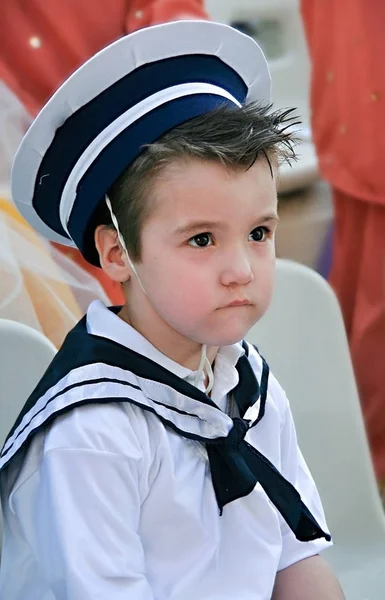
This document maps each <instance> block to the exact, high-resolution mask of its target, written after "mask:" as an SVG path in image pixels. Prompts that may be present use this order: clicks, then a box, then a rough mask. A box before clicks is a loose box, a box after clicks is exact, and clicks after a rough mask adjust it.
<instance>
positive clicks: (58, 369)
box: [0, 317, 330, 541]
mask: <svg viewBox="0 0 385 600" xmlns="http://www.w3.org/2000/svg"><path fill="white" fill-rule="evenodd" d="M244 349H245V354H244V355H243V356H241V357H240V359H239V360H238V363H237V365H236V369H237V370H238V373H239V383H238V385H237V386H236V387H235V388H234V390H233V391H232V395H233V398H234V400H235V402H236V404H237V407H238V411H239V417H238V418H234V419H231V418H230V417H229V416H228V415H226V414H225V413H224V412H222V411H221V410H220V409H219V408H218V406H217V405H216V404H215V403H214V402H213V401H212V400H211V399H210V398H209V397H208V396H207V395H206V394H205V393H204V392H202V391H200V390H199V389H197V388H196V387H194V386H193V385H191V384H190V383H188V382H187V381H185V380H183V379H181V378H179V377H178V376H177V375H175V374H174V373H172V372H171V371H168V370H167V369H165V368H164V367H162V366H160V365H158V364H157V363H155V362H154V361H152V360H150V359H149V358H147V357H145V356H142V355H141V354H138V353H137V352H135V351H134V350H131V349H130V348H127V347H125V346H122V345H121V344H119V343H117V342H115V341H113V340H110V339H107V338H104V337H99V336H95V335H92V334H89V333H88V332H87V326H86V317H84V318H83V319H82V320H81V321H80V322H79V323H78V324H77V325H76V326H75V328H74V329H73V330H72V331H71V332H70V333H69V334H68V335H67V337H66V339H65V341H64V344H63V346H62V348H61V349H60V350H59V352H58V353H57V355H56V356H55V358H54V359H53V361H52V363H51V364H50V366H49V367H48V369H47V371H46V373H45V374H44V376H43V378H42V379H41V381H40V382H39V384H38V385H37V387H36V388H35V390H34V391H33V392H32V394H31V396H30V397H29V399H28V400H27V402H26V404H25V406H24V408H23V410H22V411H21V413H20V415H19V417H18V418H17V420H16V423H15V425H14V426H13V428H12V430H11V431H10V433H9V435H8V437H7V439H6V441H5V444H4V446H3V449H2V452H1V455H0V470H3V469H5V468H6V467H7V466H8V465H10V464H11V462H12V460H13V458H14V457H15V456H16V455H18V454H19V452H20V451H21V450H22V449H25V448H26V446H27V444H28V443H29V441H30V440H31V438H32V437H33V435H35V434H36V433H37V432H38V431H39V430H41V429H43V428H45V427H47V425H49V424H50V423H51V422H52V421H53V420H54V419H55V418H56V417H57V416H58V415H60V414H62V413H65V412H67V411H69V410H71V409H73V408H74V407H78V406H80V405H82V404H89V403H101V404H102V403H106V402H117V401H121V402H130V403H132V404H135V405H137V406H139V407H141V408H142V409H143V410H147V411H150V412H152V413H153V414H155V415H156V416H157V417H158V418H159V419H160V420H161V421H162V423H163V424H164V425H165V426H166V427H169V428H171V429H172V430H174V431H175V432H176V433H177V434H179V435H181V436H183V437H186V438H189V439H193V440H196V441H198V442H200V443H202V444H204V445H205V446H206V449H207V453H208V458H209V464H210V471H211V477H212V482H213V487H214V491H215V494H216V499H217V502H218V507H219V511H220V513H222V511H223V508H224V506H225V505H226V504H228V503H229V502H232V501H234V500H236V499H238V498H241V497H243V496H246V495H248V494H249V493H251V491H252V490H253V489H254V487H255V485H256V484H257V483H260V485H261V486H262V488H263V489H264V491H265V493H266V494H267V496H268V497H269V499H270V500H271V502H272V503H273V504H274V506H275V507H276V509H277V510H278V511H279V512H280V513H281V515H282V517H283V518H284V519H285V521H286V522H287V524H288V526H289V527H290V528H291V529H292V531H293V532H294V534H295V535H296V537H297V539H299V540H301V541H309V540H313V539H316V538H320V537H325V539H327V540H330V535H329V534H328V533H326V532H324V531H323V530H322V529H321V527H320V526H319V525H318V523H317V521H316V520H315V518H314V517H313V515H312V514H311V513H310V511H309V510H308V509H307V507H306V506H305V505H304V504H303V502H302V500H301V498H300V495H299V494H298V492H297V491H296V489H295V488H294V487H293V486H292V484H291V483H289V482H288V481H287V480H286V479H285V478H284V477H283V476H282V475H281V473H280V472H279V471H278V470H277V469H276V468H275V467H274V465H273V464H272V463H271V462H270V461H269V460H268V459H267V458H266V457H265V456H263V455H262V454H261V453H260V452H259V451H258V450H256V449H255V448H254V447H253V446H251V445H250V444H249V443H248V442H246V440H245V439H244V438H245V435H246V433H247V431H248V430H249V429H250V428H251V427H255V426H256V425H257V424H258V423H259V421H260V420H261V419H262V418H263V416H264V410H265V403H266V397H267V388H268V377H269V368H268V365H267V363H266V362H265V361H264V360H263V359H262V362H263V369H262V375H261V381H260V382H258V381H257V379H256V376H255V373H254V370H253V368H252V367H251V364H250V362H249V359H248V345H247V344H246V343H244ZM100 383H104V384H108V385H100Z"/></svg>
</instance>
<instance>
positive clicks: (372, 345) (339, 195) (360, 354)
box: [330, 189, 385, 480]
mask: <svg viewBox="0 0 385 600" xmlns="http://www.w3.org/2000/svg"><path fill="white" fill-rule="evenodd" d="M334 206H335V231H336V239H335V244H334V252H333V254H334V256H333V265H332V271H331V275H330V282H331V284H332V286H333V287H334V289H335V291H336V293H337V295H338V298H339V301H340V304H341V308H342V312H343V315H344V320H345V325H346V329H347V333H348V337H349V341H350V350H351V355H352V360H353V365H354V370H355V374H356V378H357V383H358V388H359V392H360V396H361V400H362V409H363V415H364V419H365V423H366V429H367V433H368V438H369V444H370V447H371V450H372V455H373V458H374V466H375V469H376V472H377V476H378V478H379V479H380V480H384V479H385V365H384V356H385V352H384V350H385V243H384V232H385V207H383V206H381V205H379V204H376V203H374V202H373V203H372V202H365V201H362V200H359V199H357V198H353V197H351V196H349V195H347V194H345V193H344V192H341V191H339V190H336V189H335V190H334Z"/></svg>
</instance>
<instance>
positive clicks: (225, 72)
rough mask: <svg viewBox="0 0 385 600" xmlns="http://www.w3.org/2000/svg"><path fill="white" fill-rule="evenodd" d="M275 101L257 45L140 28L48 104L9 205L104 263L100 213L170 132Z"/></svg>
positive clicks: (208, 27) (193, 29) (208, 32)
mask: <svg viewBox="0 0 385 600" xmlns="http://www.w3.org/2000/svg"><path fill="white" fill-rule="evenodd" d="M253 101H261V102H262V103H268V102H270V75H269V69H268V66H267V62H266V59H265V57H264V55H263V53H262V51H261V49H260V48H259V46H258V45H257V44H256V42H255V41H254V40H252V39H251V38H250V37H248V36H246V35H244V34H242V33H240V32H239V31H236V30H235V29H233V28H231V27H229V26H227V25H222V24H218V23H213V22H207V21H177V22H173V23H167V24H164V25H157V26H154V27H149V28H146V29H142V30H139V31H137V32H135V33H132V34H130V35H127V36H125V37H123V38H121V39H119V40H118V41H116V42H114V43H113V44H111V45H110V46H107V47H106V48H104V49H103V50H101V51H100V52H99V53H98V54H96V55H95V56H94V57H93V58H91V59H90V60H88V61H87V62H86V63H85V64H84V65H82V66H81V67H80V68H79V69H78V70H77V71H76V72H75V73H74V74H73V75H71V77H70V78H69V79H68V80H67V81H66V82H65V83H64V84H63V85H62V86H61V87H60V88H59V89H58V91H57V92H56V93H55V94H54V95H53V96H52V98H51V99H50V100H49V101H48V102H47V104H46V105H45V106H44V107H43V109H42V110H41V112H40V113H39V115H38V116H37V117H36V119H35V120H34V122H33V123H32V125H31V127H30V129H29V130H28V131H27V133H26V135H25V137H24V138H23V140H22V143H21V145H20V147H19V149H18V151H17V154H16V157H15V160H14V164H13V169H12V175H11V191H12V198H13V200H14V202H15V204H16V206H17V208H18V209H19V211H20V213H21V214H22V215H23V216H24V218H25V219H26V220H27V221H28V222H29V223H30V224H31V225H32V226H33V227H34V228H35V229H36V230H37V231H38V232H39V233H41V234H42V235H43V236H44V237H46V238H48V239H49V240H51V241H54V242H59V243H61V244H65V245H68V246H76V247H78V248H79V250H80V251H81V253H82V254H83V256H84V257H85V258H86V259H87V260H89V261H90V262H91V263H93V264H98V257H97V253H96V250H95V246H94V244H93V229H94V228H95V226H96V225H97V224H98V223H97V222H96V219H95V212H96V211H97V208H98V206H99V205H100V203H101V202H103V201H104V200H103V199H104V197H105V194H106V193H107V191H108V189H109V188H110V186H111V185H112V183H113V182H114V181H115V180H116V179H117V178H118V177H119V176H120V175H121V174H122V173H123V171H124V170H125V169H126V168H127V167H128V165H129V164H130V163H132V162H133V161H134V160H135V158H137V156H138V155H139V154H140V153H141V151H142V150H143V146H144V145H145V144H150V143H152V142H154V141H156V140H157V139H159V138H160V137H161V136H162V135H163V134H165V133H166V132H167V131H169V130H170V129H173V128H174V127H177V126H178V125H180V124H182V123H183V122H185V121H188V120H189V119H192V118H194V117H197V116H199V115H202V114H205V113H207V112H209V111H211V110H213V109H214V108H216V107H217V106H219V105H222V104H224V103H227V104H229V105H231V106H241V105H243V104H247V103H249V102H253Z"/></svg>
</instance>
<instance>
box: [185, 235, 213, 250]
mask: <svg viewBox="0 0 385 600" xmlns="http://www.w3.org/2000/svg"><path fill="white" fill-rule="evenodd" d="M212 241H213V239H212V237H211V233H198V235H194V237H192V238H191V239H189V241H188V243H189V244H190V246H194V247H195V248H206V246H210V245H211V244H212Z"/></svg>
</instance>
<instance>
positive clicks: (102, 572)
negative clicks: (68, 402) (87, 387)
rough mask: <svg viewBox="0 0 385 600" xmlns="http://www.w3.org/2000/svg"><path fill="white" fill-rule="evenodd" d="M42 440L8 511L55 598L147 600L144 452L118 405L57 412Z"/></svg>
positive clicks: (92, 406) (94, 406) (150, 597)
mask: <svg viewBox="0 0 385 600" xmlns="http://www.w3.org/2000/svg"><path fill="white" fill-rule="evenodd" d="M124 434H125V435H124ZM123 435H124V437H125V439H121V438H122V436H123ZM48 438H49V439H48V440H47V439H46V444H45V450H44V454H43V456H42V459H41V464H40V469H39V471H38V472H37V473H36V474H35V475H34V476H33V477H31V478H29V479H28V480H26V481H25V482H24V483H23V485H22V487H20V489H19V490H18V491H17V493H15V494H14V498H13V506H14V510H15V513H16V514H17V515H18V518H19V520H20V523H21V525H22V528H23V530H24V534H25V538H26V539H27V540H28V543H29V545H30V547H31V548H32V550H33V552H34V554H35V556H36V558H37V560H38V563H39V566H40V568H41V572H42V573H43V576H44V578H45V580H46V581H47V582H48V583H49V586H50V589H51V590H52V591H53V594H54V597H55V598H56V599H57V600H75V599H78V598H84V599H85V598H94V599H95V600H96V599H97V598H100V599H101V598H106V599H107V598H108V600H124V599H126V598H135V600H153V593H152V590H151V587H150V584H149V583H148V580H147V576H146V568H145V556H144V549H143V547H142V542H141V538H140V535H139V522H140V506H141V498H140V482H139V469H140V464H141V461H142V449H141V447H140V445H139V443H138V441H137V436H136V435H135V431H134V429H133V428H132V427H131V425H130V422H129V421H128V419H124V418H123V412H122V411H121V410H120V407H119V405H118V404H108V405H104V406H101V407H100V406H98V405H87V406H84V407H80V408H78V409H75V410H73V411H71V412H70V413H67V414H65V415H62V416H61V417H58V419H57V420H56V422H55V423H54V425H53V426H52V428H51V430H50V431H49V433H48ZM119 447H120V448H119ZM119 450H120V451H119Z"/></svg>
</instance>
